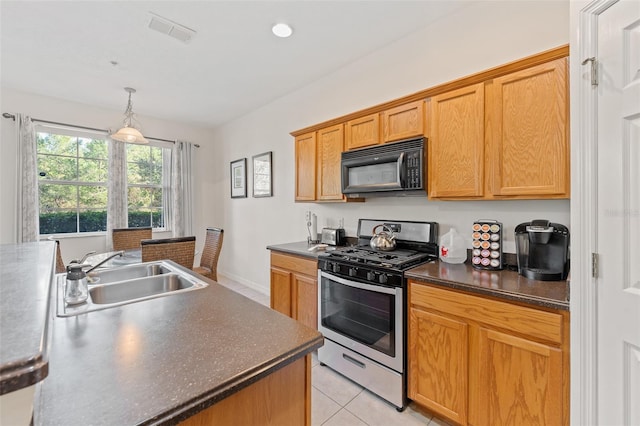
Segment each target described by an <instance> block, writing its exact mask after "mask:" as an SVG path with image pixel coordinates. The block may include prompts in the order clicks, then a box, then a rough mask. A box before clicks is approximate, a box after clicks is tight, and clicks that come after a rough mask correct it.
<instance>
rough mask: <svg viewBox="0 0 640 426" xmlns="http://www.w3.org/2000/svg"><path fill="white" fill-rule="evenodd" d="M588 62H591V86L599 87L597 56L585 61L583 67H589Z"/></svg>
mask: <svg viewBox="0 0 640 426" xmlns="http://www.w3.org/2000/svg"><path fill="white" fill-rule="evenodd" d="M588 62H591V85H592V86H597V85H598V61H597V60H596V57H595V56H592V57H590V58H587V59H585V60H584V61H582V65H587V63H588Z"/></svg>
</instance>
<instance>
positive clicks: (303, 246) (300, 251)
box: [267, 241, 323, 260]
mask: <svg viewBox="0 0 640 426" xmlns="http://www.w3.org/2000/svg"><path fill="white" fill-rule="evenodd" d="M313 246H315V244H309V243H307V242H306V241H300V242H296V243H286V244H273V245H269V246H267V250H271V251H279V252H282V253H288V254H294V255H296V256H302V257H308V258H309V259H314V260H315V259H318V255H319V254H320V253H323V251H322V250H318V251H309V247H313Z"/></svg>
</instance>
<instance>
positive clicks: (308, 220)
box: [305, 210, 311, 222]
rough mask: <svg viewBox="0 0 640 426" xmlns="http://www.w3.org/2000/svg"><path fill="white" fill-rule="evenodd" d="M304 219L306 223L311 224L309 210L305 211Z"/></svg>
mask: <svg viewBox="0 0 640 426" xmlns="http://www.w3.org/2000/svg"><path fill="white" fill-rule="evenodd" d="M305 218H306V219H307V222H311V210H307V211H306V213H305Z"/></svg>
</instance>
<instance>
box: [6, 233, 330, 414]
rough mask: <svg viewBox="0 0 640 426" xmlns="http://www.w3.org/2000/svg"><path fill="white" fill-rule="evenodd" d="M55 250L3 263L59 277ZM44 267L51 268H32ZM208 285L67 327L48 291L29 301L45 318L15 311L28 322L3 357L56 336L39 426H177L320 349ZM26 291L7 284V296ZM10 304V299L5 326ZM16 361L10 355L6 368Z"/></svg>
mask: <svg viewBox="0 0 640 426" xmlns="http://www.w3.org/2000/svg"><path fill="white" fill-rule="evenodd" d="M5 248H6V249H7V250H9V248H7V247H5ZM54 248H55V246H54V244H53V243H49V242H47V243H33V245H32V246H29V247H27V246H26V245H21V244H18V245H13V248H12V249H11V250H13V251H21V250H35V251H36V252H39V251H40V250H43V252H42V253H41V254H40V255H39V257H35V258H33V257H29V256H27V257H26V258H25V257H24V256H17V257H18V258H19V259H16V261H15V262H14V261H12V262H11V263H9V262H7V260H8V256H5V255H4V252H3V258H2V264H3V265H5V269H6V268H7V267H10V268H12V269H15V270H16V271H18V272H19V271H25V270H27V269H28V268H32V269H43V271H41V273H42V274H44V275H49V277H51V276H52V275H53V274H52V272H53V265H54V262H53V260H54V255H55V250H54ZM14 257H15V256H14ZM11 259H13V257H11ZM20 259H21V260H20ZM36 260H37V261H38V262H37V264H42V265H43V266H42V267H39V266H38V267H37V268H34V265H35V264H34V261H36ZM178 267H179V268H180V269H183V270H184V271H185V272H187V273H192V272H190V271H189V270H188V269H185V268H182V267H180V266H178ZM45 269H46V271H44V270H45ZM47 271H49V272H50V274H47V273H45V272H47ZM56 278H57V276H56ZM201 278H202V277H201ZM52 281H53V283H52V285H55V281H56V280H55V279H54V280H52ZM206 281H207V282H208V283H209V285H208V286H207V287H206V288H203V289H199V290H195V291H189V292H184V293H180V294H174V295H171V296H167V297H158V298H155V299H149V300H144V301H140V302H136V303H131V304H127V305H122V306H117V307H113V308H109V309H105V310H101V311H94V312H90V313H85V314H82V315H78V316H71V317H64V318H63V317H57V316H56V303H55V298H56V291H55V290H53V291H51V292H50V293H49V288H51V287H50V286H49V284H46V285H45V286H44V288H40V289H39V291H38V292H37V293H36V294H35V295H31V296H33V297H35V298H37V303H38V306H39V307H40V308H41V309H38V311H37V315H31V314H29V313H28V312H23V313H22V314H19V315H18V314H16V312H15V310H16V309H25V308H29V309H31V307H32V305H33V303H35V302H29V303H23V304H22V305H20V304H16V307H15V309H13V310H12V311H11V313H12V314H16V315H15V316H16V318H21V317H22V319H23V321H24V319H25V317H26V319H28V320H29V321H28V322H24V323H23V328H25V329H24V330H22V332H21V333H18V334H8V335H5V334H4V331H5V329H4V328H3V336H2V343H3V345H2V346H3V351H5V349H4V348H5V347H7V348H8V347H11V348H22V347H23V346H24V345H25V344H28V347H27V349H31V346H33V339H28V341H26V342H23V338H25V337H30V336H31V335H37V336H38V337H39V339H40V338H41V337H42V336H43V335H44V336H47V335H50V338H49V339H48V344H47V345H46V347H48V348H49V351H48V357H45V359H48V363H47V364H46V365H45V372H46V371H48V376H46V378H44V380H43V377H38V379H39V380H41V381H40V382H39V383H38V384H37V385H36V392H35V399H34V413H33V424H35V425H40V424H47V425H65V426H72V425H86V424H105V425H116V424H118V425H124V424H175V423H177V422H179V421H181V420H184V419H186V418H188V417H190V416H192V415H194V414H197V413H199V412H200V411H202V410H204V409H206V408H208V407H209V406H211V405H213V404H216V403H217V402H219V401H221V400H223V399H224V398H227V397H229V396H231V395H232V394H235V393H236V392H238V391H240V390H242V389H244V388H246V387H248V386H249V385H251V384H253V383H255V382H257V381H258V380H260V379H262V378H264V377H266V376H268V375H270V374H271V373H274V372H276V371H278V370H280V369H281V368H284V367H285V366H288V365H290V364H292V363H293V362H295V361H297V360H299V359H300V358H303V357H304V356H306V355H308V354H309V353H310V352H311V351H313V350H314V349H317V348H318V347H320V346H322V344H323V337H322V335H321V334H320V333H319V332H318V331H316V330H313V329H311V328H308V327H306V326H304V325H302V324H300V323H299V322H297V321H294V320H292V319H290V318H288V317H286V316H285V315H282V314H280V313H278V312H275V311H273V310H271V309H269V308H268V307H266V306H263V305H260V304H258V303H256V302H254V301H252V300H250V299H248V298H246V297H245V296H242V295H240V294H238V293H236V292H234V291H232V290H230V289H227V288H226V287H223V286H221V285H220V284H218V283H216V282H214V281H211V280H206ZM42 284H43V283H42V281H39V282H38V283H34V284H33V285H34V286H40V285H42ZM20 285H24V283H23V282H21V281H20V280H14V281H12V282H4V281H3V287H4V286H6V287H7V288H5V289H4V290H3V295H5V294H9V295H10V294H11V292H14V293H15V287H18V286H20ZM9 287H12V288H13V289H11V288H9ZM54 288H55V287H54ZM25 290H29V288H25ZM24 296H27V294H25V295H24ZM9 300H10V298H4V297H3V300H2V306H1V308H2V312H3V321H4V320H5V317H4V313H5V311H7V309H6V308H7V306H5V302H7V301H9ZM11 300H13V299H11ZM32 316H33V318H32ZM3 325H4V323H3ZM27 327H28V328H29V329H26V328H27ZM47 330H48V331H47ZM34 333H35V334H34ZM39 339H38V341H40V340H39ZM36 348H37V346H36ZM12 350H13V349H12ZM23 352H24V351H23ZM31 352H33V351H31ZM25 353H26V352H25ZM8 355H11V357H7V356H8ZM35 355H39V354H38V353H35ZM13 358H15V357H14V356H13V353H10V354H5V353H4V352H3V359H2V361H3V362H5V360H6V361H11V360H12V359H13ZM41 358H42V356H41ZM7 363H8V362H7ZM47 366H48V368H47ZM7 367H8V366H7V365H5V364H3V365H2V368H3V371H4V370H5V369H6V368H7Z"/></svg>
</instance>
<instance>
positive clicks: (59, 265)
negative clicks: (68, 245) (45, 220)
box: [54, 240, 67, 274]
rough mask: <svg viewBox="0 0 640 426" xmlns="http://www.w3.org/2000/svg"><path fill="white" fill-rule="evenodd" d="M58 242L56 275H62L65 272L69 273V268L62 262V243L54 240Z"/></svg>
mask: <svg viewBox="0 0 640 426" xmlns="http://www.w3.org/2000/svg"><path fill="white" fill-rule="evenodd" d="M54 241H55V242H56V274H62V273H63V272H67V267H66V266H65V265H64V261H63V260H62V252H61V251H60V241H59V240H54Z"/></svg>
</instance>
